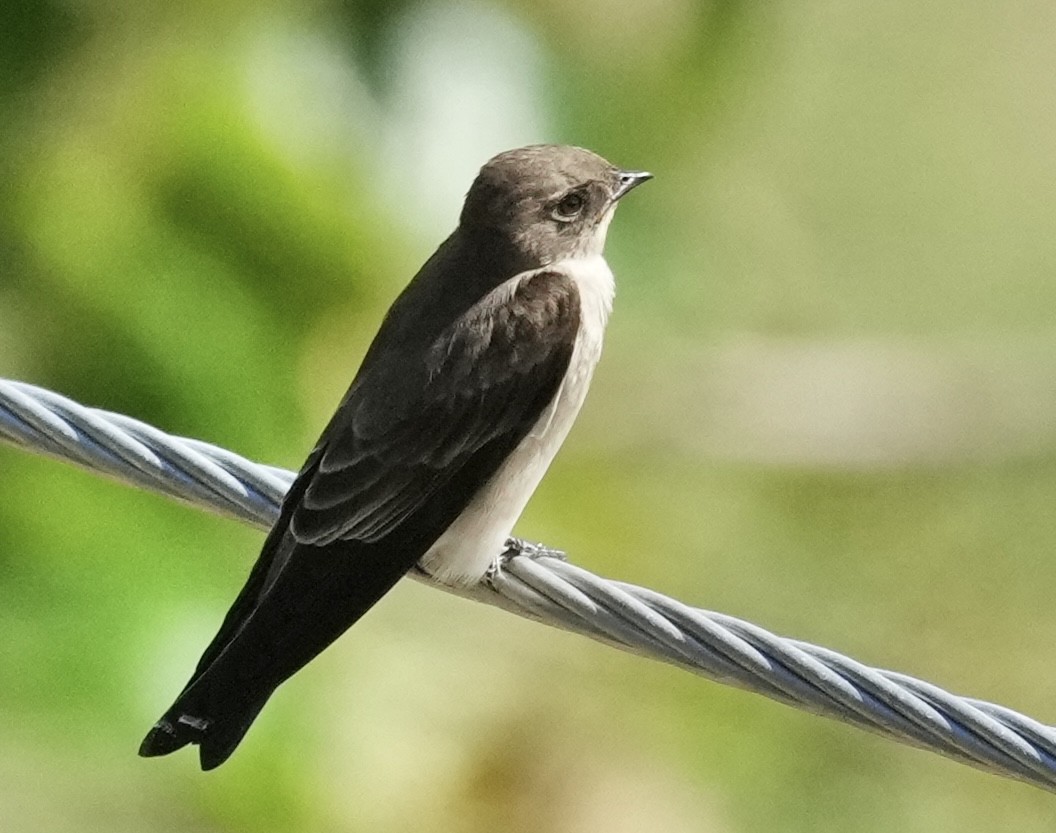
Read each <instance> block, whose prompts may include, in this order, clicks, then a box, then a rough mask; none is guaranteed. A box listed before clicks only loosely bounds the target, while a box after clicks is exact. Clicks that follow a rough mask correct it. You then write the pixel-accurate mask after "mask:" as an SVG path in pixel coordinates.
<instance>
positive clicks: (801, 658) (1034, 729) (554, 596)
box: [0, 379, 1056, 792]
mask: <svg viewBox="0 0 1056 833" xmlns="http://www.w3.org/2000/svg"><path fill="white" fill-rule="evenodd" d="M0 439H4V440H7V441H9V442H11V443H14V444H15V445H18V446H20V447H22V448H25V449H26V450H29V451H34V452H37V453H42V454H46V455H49V456H52V457H56V458H59V459H62V460H66V461H70V462H74V463H76V464H78V465H80V466H83V467H85V468H88V469H91V470H93V471H97V472H100V473H102V474H105V475H108V476H110V477H112V478H115V479H117V480H120V481H123V482H126V483H131V484H132V485H135V486H139V487H141V488H144V489H148V490H151V491H155V492H160V493H161V494H164V495H168V496H170V497H173V498H177V499H179V500H182V501H185V502H187V503H190V504H192V505H195V506H198V507H203V508H207V509H210V510H213V511H215V512H219V513H221V514H225V515H229V516H231V517H234V518H238V519H239V520H243V521H246V522H247V523H251V524H254V525H256V526H258V527H261V528H264V529H267V528H268V527H270V526H271V524H272V523H274V521H275V520H276V518H277V517H278V514H279V505H280V503H281V501H282V497H283V495H284V494H285V493H286V490H287V489H288V488H289V486H290V484H291V483H292V482H293V478H294V473H293V472H290V471H286V470H284V469H279V468H275V467H272V466H264V465H260V464H257V463H254V462H252V461H250V460H246V459H245V458H243V457H240V456H239V455H237V454H235V453H233V452H231V451H227V450H226V449H222V448H218V447H216V446H213V445H210V444H208V443H205V442H201V441H198V440H190V439H184V438H180V437H174V436H171V435H169V434H166V433H164V432H162V431H160V430H158V429H157V428H154V427H152V426H150V425H147V424H145V423H142V422H139V421H137V420H134V419H132V418H130V417H127V416H122V415H120V414H113V413H109V412H107V411H102V410H97V409H93V408H86V407H84V406H82V405H79V404H77V403H76V402H73V401H71V400H69V399H67V398H65V397H63V396H60V395H59V394H57V393H54V392H52V391H48V390H45V389H43V388H38V387H34V386H32V385H27V384H24V383H20V382H13V381H5V380H3V379H0ZM411 575H412V577H414V578H417V579H418V580H420V581H423V582H425V583H427V584H430V585H431V586H433V587H438V588H439V589H443V590H447V591H448V592H452V593H455V594H457V595H459V596H462V597H465V598H469V599H473V600H475V601H478V602H483V603H486V604H490V605H494V606H497V607H500V608H502V609H504V610H507V611H510V612H512V613H516V614H518V615H521V616H525V617H527V618H530V619H534V620H537V621H539V622H543V623H545V624H548V625H552V626H555V627H558V628H562V629H564V630H568V631H572V632H575V633H578V634H582V635H584V636H588V637H590V638H592V639H595V640H598V641H601V642H605V643H607V644H609V645H613V646H615V647H618V648H621V649H623V650H627V651H631V652H633V653H636V654H640V655H642V656H646V657H650V658H652V659H659V660H662V661H664V662H668V663H671V664H673V665H676V666H679V667H681V668H684V669H687V670H689V671H692V672H694V673H696V674H699V675H701V676H704V677H708V678H709V679H712V680H715V681H718V682H721V683H725V684H728V685H735V686H738V687H740V688H744V689H747V690H750V691H754V692H757V693H759V694H763V695H765V696H767V697H770V698H772V699H774V700H777V701H779V702H782V703H786V704H788V705H792V706H795V707H797V708H801V709H804V710H806V711H810V712H813V713H816V714H821V715H825V716H827V717H831V718H835V719H837V720H841V721H843V722H845V723H850V724H852V725H854V726H858V727H860V728H863V729H866V730H869V731H872V732H875V733H878V734H882V735H885V736H887V737H891V738H894V739H895V740H898V741H901V742H903V743H908V744H911V745H913V746H917V747H920V748H923V749H929V750H931V751H933V752H937V753H939V754H942V755H945V756H947V757H949V758H953V759H955V760H958V761H961V762H963V763H967V764H970V765H972V766H975V767H979V768H981V769H985V770H988V771H990V772H994V773H997V774H1000V775H1004V776H1006V777H1010V778H1017V779H1020V780H1022V781H1026V782H1028V783H1031V784H1034V785H1036V786H1039V787H1042V788H1044V789H1047V790H1050V791H1054V792H1056V728H1054V727H1051V726H1047V725H1044V724H1042V723H1039V722H1038V721H1036V720H1033V719H1032V718H1030V717H1027V716H1025V715H1022V714H1019V713H1017V712H1015V711H1013V710H1011V709H1009V708H1006V707H1004V706H999V705H996V704H993V703H987V702H983V701H980V700H973V699H969V698H963V697H958V696H955V695H953V694H950V693H949V692H946V691H944V690H942V689H941V688H939V687H937V686H935V685H932V684H931V683H927V682H924V681H922V680H918V679H915V678H913V677H909V676H906V675H904V674H898V673H895V672H892V671H883V670H879V669H875V668H870V667H869V666H866V665H863V664H861V663H859V662H857V661H855V660H853V659H851V658H850V657H846V656H843V655H842V654H839V653H837V652H835V651H832V650H829V649H827V648H822V647H819V646H817V645H811V644H809V643H805V642H800V641H797V640H792V639H785V638H782V637H779V636H775V635H774V634H772V633H769V632H768V631H766V630H764V629H763V628H760V627H759V626H757V625H753V624H751V623H750V622H745V621H743V620H740V619H736V618H734V617H732V616H726V615H724V614H721V613H714V612H711V611H706V610H701V609H698V608H694V607H690V606H688V605H686V604H683V603H682V602H679V601H677V600H675V599H672V598H669V597H667V596H664V595H662V594H660V593H657V592H656V591H654V590H649V589H647V588H643V587H637V586H635V585H632V584H626V583H623V582H618V581H610V580H607V579H603V578H600V577H599V576H596V575H594V574H592V573H590V572H588V571H587V570H584V569H582V568H580V567H576V566H575V565H573V564H570V563H568V562H567V561H563V560H561V559H558V558H553V557H542V558H531V557H528V556H525V555H516V554H509V553H508V554H507V555H506V556H505V557H504V558H503V559H502V560H501V561H500V562H499V565H498V567H497V568H496V569H495V570H494V571H493V572H492V573H491V574H490V575H489V576H488V577H487V579H486V580H485V581H482V582H480V583H479V584H477V585H475V586H473V587H469V588H452V587H446V586H443V585H440V584H437V583H436V582H435V581H433V580H432V579H430V578H429V577H428V576H426V575H425V574H424V573H422V572H420V571H416V572H412V574H411Z"/></svg>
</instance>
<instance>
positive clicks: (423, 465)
mask: <svg viewBox="0 0 1056 833" xmlns="http://www.w3.org/2000/svg"><path fill="white" fill-rule="evenodd" d="M579 313H580V305H579V294H578V290H577V289H576V286H575V283H574V282H573V281H572V279H571V277H570V276H569V275H568V274H567V273H565V272H562V271H558V270H540V271H535V272H527V273H524V274H522V275H518V276H516V277H514V278H511V279H510V280H509V281H507V282H505V283H503V284H501V285H500V286H499V287H498V288H497V289H495V290H493V291H492V292H491V293H489V294H488V295H487V296H485V297H484V298H483V299H481V300H480V301H479V302H478V303H477V304H476V305H474V306H473V307H471V308H470V309H469V310H468V311H467V312H466V313H465V314H464V315H463V316H461V317H460V318H459V319H458V320H457V321H456V322H455V323H454V324H452V325H451V326H450V327H448V328H447V329H446V330H444V331H443V332H442V333H441V334H440V336H439V337H438V338H437V339H436V340H435V341H434V342H433V343H432V345H431V346H430V348H429V349H428V351H427V352H425V353H424V354H423V355H421V356H419V357H418V358H417V360H415V361H411V362H406V361H405V362H402V363H400V364H401V372H400V373H399V374H396V375H393V376H392V377H391V378H386V379H381V380H380V381H378V380H370V379H369V374H370V372H371V369H370V368H365V369H364V372H365V373H366V374H367V376H368V379H367V381H370V382H371V384H369V385H367V384H364V379H363V378H360V377H362V376H363V372H361V374H360V377H357V380H356V381H355V382H354V383H353V385H352V387H351V388H350V390H349V392H348V394H347V395H346V397H345V399H344V401H343V402H342V404H341V407H340V408H339V409H338V411H337V413H336V414H335V415H334V418H333V419H332V420H331V422H330V424H329V426H327V428H326V430H325V431H324V432H323V436H322V437H321V438H320V440H319V443H318V444H317V445H316V447H315V449H314V450H313V451H312V454H311V455H310V456H309V457H308V460H307V461H306V462H305V464H304V466H303V467H302V468H301V471H300V473H299V474H298V475H297V479H296V480H295V481H294V483H293V485H292V486H291V487H290V489H289V491H288V492H287V494H286V497H285V499H284V500H283V504H282V511H281V514H280V516H279V520H278V521H277V522H276V524H275V526H274V527H273V528H272V530H271V532H270V533H269V535H268V538H267V540H266V541H265V542H264V547H263V549H262V550H261V554H260V557H259V559H258V560H257V562H256V564H255V565H254V567H253V570H252V572H251V573H250V576H249V578H248V580H247V581H246V584H245V586H244V587H243V588H242V591H241V592H240V593H239V595H238V597H237V598H236V599H235V601H234V603H233V604H232V606H231V608H230V610H229V611H228V613H227V616H226V617H225V618H224V621H223V624H222V625H221V627H220V630H219V632H218V633H217V635H216V637H214V639H213V641H212V643H211V644H210V645H209V646H208V648H206V650H205V653H204V654H203V655H202V657H201V659H200V660H199V663H198V667H197V669H196V671H195V677H193V678H192V680H191V683H193V682H194V681H195V679H197V677H198V676H199V675H201V674H203V673H204V672H205V671H206V669H208V668H209V666H210V665H211V664H212V663H213V662H214V661H215V660H216V659H217V658H218V657H219V655H220V653H221V652H222V651H223V649H224V648H225V647H226V645H227V644H228V643H229V642H230V641H231V640H232V639H233V638H234V637H235V636H236V635H237V634H238V632H239V631H240V630H241V628H242V627H243V626H244V624H245V623H246V621H247V620H248V618H249V617H250V616H251V615H252V613H253V611H254V610H255V609H256V607H257V605H258V604H259V603H260V601H261V600H262V599H263V598H265V596H266V595H267V593H268V589H269V587H271V586H272V584H273V582H275V581H276V580H278V578H279V576H280V574H282V572H283V570H284V569H285V568H286V567H287V565H288V563H289V562H290V560H291V559H296V558H308V559H311V558H312V553H311V552H310V551H311V550H312V549H314V548H315V547H317V546H321V545H323V544H325V543H327V542H332V541H336V540H338V539H347V540H358V541H361V542H364V543H372V542H377V541H379V540H381V539H383V537H384V536H385V535H386V534H389V533H391V532H392V531H393V530H395V529H397V528H398V527H399V525H400V524H401V523H402V522H403V521H404V520H406V519H407V518H408V516H409V515H410V514H411V513H412V512H414V511H415V509H416V508H418V507H421V506H422V505H423V503H425V502H426V501H428V500H429V498H430V497H431V496H435V495H436V493H437V491H438V490H440V489H444V487H445V486H446V487H447V489H446V492H445V494H443V496H442V497H443V499H442V500H433V501H432V506H431V507H430V509H431V511H429V512H428V513H424V514H425V515H428V517H422V518H420V521H421V527H422V529H421V530H420V533H421V534H422V535H425V536H426V538H428V536H429V535H432V536H433V538H434V539H435V537H438V536H439V535H440V534H441V533H442V532H443V530H444V529H445V528H446V525H447V524H449V523H450V522H451V521H452V520H454V518H455V517H456V516H457V515H458V513H459V512H461V510H462V509H463V508H464V507H465V505H466V504H467V503H468V502H469V500H470V499H471V498H472V496H473V494H474V493H475V490H476V488H477V487H479V485H480V483H482V482H484V481H485V480H486V479H487V478H488V477H490V476H491V475H492V474H494V472H495V471H496V470H497V469H498V467H499V466H500V465H501V464H502V460H503V459H505V456H506V454H508V453H509V452H510V451H511V450H512V449H513V448H514V447H516V445H517V444H518V443H519V442H520V441H521V440H522V439H523V438H524V436H525V435H526V434H527V433H528V431H529V430H531V427H532V426H533V425H534V424H535V422H536V420H537V419H538V418H539V416H540V415H541V414H542V412H543V410H544V409H545V408H546V406H547V405H548V404H549V403H550V401H551V400H552V399H553V397H554V395H555V394H556V393H557V391H558V389H559V388H560V385H561V381H562V379H563V378H564V375H565V371H566V370H567V369H568V363H569V360H570V358H571V355H572V349H573V346H574V343H575V336H576V333H577V331H578V329H579ZM384 364H389V363H384ZM376 366H377V365H375V367H376ZM390 366H391V365H390ZM368 387H369V392H368V390H367V388H368ZM408 538H415V536H408ZM431 544H432V540H425V541H423V542H421V543H418V542H417V541H414V542H410V541H408V542H407V543H406V544H405V545H404V547H400V548H394V549H408V550H410V552H409V553H407V554H406V556H409V557H410V558H411V560H410V561H408V562H407V563H406V564H403V565H391V569H392V570H393V571H394V572H397V575H400V574H402V572H400V568H401V567H402V571H406V570H407V569H409V568H410V566H411V565H412V564H413V563H414V561H416V560H417V559H418V557H420V556H421V555H422V554H423V553H424V552H425V549H428V547H429V545H431ZM305 550H308V552H305ZM415 550H419V551H418V552H417V553H416V552H415ZM348 557H349V558H355V557H356V555H354V554H353V553H351V552H350V553H349V556H348ZM365 568H366V566H365ZM372 569H378V567H377V566H375V567H374V568H372ZM375 600H376V599H375ZM349 603H350V604H351V600H350V601H349ZM189 685H190V683H189V684H188V686H189Z"/></svg>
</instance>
